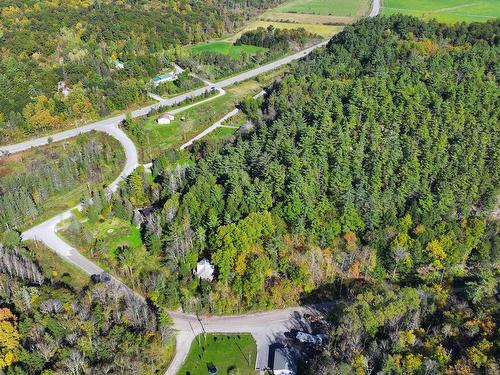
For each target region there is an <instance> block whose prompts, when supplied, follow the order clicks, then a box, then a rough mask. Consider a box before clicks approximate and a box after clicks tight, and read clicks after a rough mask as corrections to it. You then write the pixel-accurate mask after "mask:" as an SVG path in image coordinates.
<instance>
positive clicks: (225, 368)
mask: <svg viewBox="0 0 500 375" xmlns="http://www.w3.org/2000/svg"><path fill="white" fill-rule="evenodd" d="M256 355H257V346H256V345H255V341H254V339H253V337H252V336H251V335H249V334H234V335H219V334H206V335H199V336H197V337H196V339H195V340H194V341H193V343H192V344H191V349H190V350H189V354H188V356H187V358H186V361H185V362H184V365H183V366H182V368H181V369H180V370H179V372H178V373H177V374H178V375H206V374H208V367H209V366H210V365H213V366H215V367H216V368H217V373H218V374H224V375H226V374H231V373H234V374H239V375H254V374H256V373H257V372H256V371H255V356H256Z"/></svg>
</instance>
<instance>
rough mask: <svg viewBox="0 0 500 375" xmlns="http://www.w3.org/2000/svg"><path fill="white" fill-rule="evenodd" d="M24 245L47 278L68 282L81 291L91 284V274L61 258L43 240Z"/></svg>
mask: <svg viewBox="0 0 500 375" xmlns="http://www.w3.org/2000/svg"><path fill="white" fill-rule="evenodd" d="M24 245H25V246H26V247H27V248H28V249H29V250H30V252H31V254H32V255H33V257H34V258H35V259H36V261H37V262H38V264H39V265H40V267H41V269H42V272H43V275H44V276H45V277H46V278H47V279H52V280H54V281H56V282H62V283H64V284H67V285H69V286H70V287H72V288H74V289H75V290H77V291H81V290H82V289H84V288H85V287H86V286H87V285H88V284H89V281H90V277H89V275H87V274H86V273H85V272H84V271H82V270H81V269H80V268H78V267H77V266H75V265H73V264H71V263H70V262H68V261H66V260H64V259H63V258H61V257H60V256H59V255H57V254H56V253H54V252H53V251H52V250H50V249H49V248H47V247H46V246H45V245H44V244H43V243H42V242H38V241H37V242H33V241H29V242H26V243H25V244H24Z"/></svg>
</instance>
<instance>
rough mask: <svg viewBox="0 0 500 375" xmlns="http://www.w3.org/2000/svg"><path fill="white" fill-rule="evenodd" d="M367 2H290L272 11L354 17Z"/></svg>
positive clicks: (365, 0) (296, 0)
mask: <svg viewBox="0 0 500 375" xmlns="http://www.w3.org/2000/svg"><path fill="white" fill-rule="evenodd" d="M367 2H368V0H291V1H287V2H286V3H285V4H283V5H280V6H278V7H276V8H275V9H273V11H275V12H283V13H305V14H319V15H331V16H339V17H356V16H359V15H361V14H360V12H361V11H363V13H364V11H365V8H366V5H367Z"/></svg>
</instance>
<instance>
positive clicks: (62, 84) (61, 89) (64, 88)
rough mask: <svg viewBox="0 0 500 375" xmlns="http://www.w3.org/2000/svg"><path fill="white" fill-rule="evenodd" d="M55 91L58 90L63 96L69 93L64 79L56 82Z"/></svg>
mask: <svg viewBox="0 0 500 375" xmlns="http://www.w3.org/2000/svg"><path fill="white" fill-rule="evenodd" d="M57 91H59V92H60V93H61V94H63V96H64V97H67V96H68V95H69V93H70V89H69V87H68V85H67V84H66V81H59V82H57Z"/></svg>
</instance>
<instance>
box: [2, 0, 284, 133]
mask: <svg viewBox="0 0 500 375" xmlns="http://www.w3.org/2000/svg"><path fill="white" fill-rule="evenodd" d="M279 2H280V1H278V0H275V1H263V0H255V1H248V0H244V1H243V0H231V1H225V0H215V1H193V0H169V1H157V0H148V1H135V0H123V1H112V0H104V1H103V0H98V1H97V0H74V1H64V0H54V1H49V2H47V1H36V0H28V1H27V0H0V49H1V59H0V87H1V88H2V90H0V142H1V143H5V142H10V141H13V140H15V139H19V138H22V137H26V136H28V135H32V134H36V133H40V132H44V131H47V130H52V129H58V128H61V127H64V126H68V125H69V124H71V123H75V122H77V121H81V120H88V119H91V118H95V117H98V116H105V115H107V114H109V113H111V112H113V111H115V110H123V109H125V108H127V107H128V106H130V105H132V104H134V103H139V102H144V101H145V100H146V91H147V90H148V89H149V88H150V86H151V83H150V81H151V78H153V77H154V76H155V75H156V74H158V73H159V72H160V71H161V70H162V69H169V68H170V67H171V64H172V62H173V59H174V56H175V50H176V48H177V49H179V48H180V46H182V45H186V44H190V43H196V42H201V41H204V40H207V39H210V38H214V37H220V36H222V35H224V34H225V33H228V32H232V31H234V30H235V29H236V28H238V27H240V26H241V25H242V24H243V23H244V22H245V21H246V20H248V18H249V17H251V16H252V15H254V14H256V13H258V12H260V11H262V10H263V9H264V8H266V7H269V6H272V5H273V4H275V3H279ZM120 64H122V65H120Z"/></svg>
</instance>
